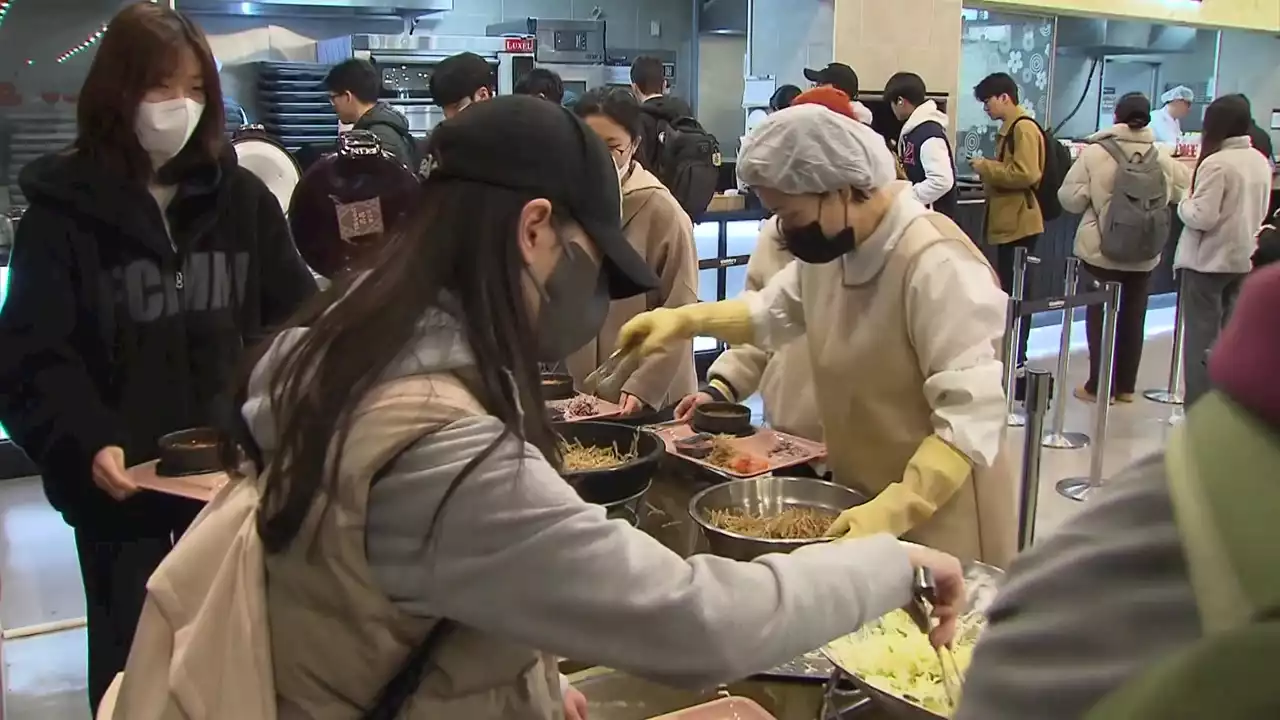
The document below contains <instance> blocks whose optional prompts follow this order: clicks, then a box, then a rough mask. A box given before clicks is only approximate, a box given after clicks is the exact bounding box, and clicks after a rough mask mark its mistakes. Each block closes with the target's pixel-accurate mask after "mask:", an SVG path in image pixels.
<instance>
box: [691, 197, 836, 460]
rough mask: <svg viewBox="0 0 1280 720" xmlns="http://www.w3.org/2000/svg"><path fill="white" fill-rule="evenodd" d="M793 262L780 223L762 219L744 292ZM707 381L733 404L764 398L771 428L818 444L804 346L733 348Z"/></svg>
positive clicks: (818, 419) (819, 423)
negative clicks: (723, 389) (727, 392)
mask: <svg viewBox="0 0 1280 720" xmlns="http://www.w3.org/2000/svg"><path fill="white" fill-rule="evenodd" d="M794 259H795V258H794V257H793V256H792V255H791V253H789V252H787V251H786V249H784V248H783V247H782V232H781V230H780V229H779V227H778V219H777V218H770V219H768V220H766V221H765V222H764V224H763V225H762V226H761V227H760V237H759V238H758V239H757V240H756V249H755V251H754V252H752V253H751V261H750V262H749V263H747V283H746V288H745V290H747V291H748V292H754V291H758V290H760V289H761V288H763V287H764V286H765V285H767V284H769V279H770V278H772V277H773V276H774V275H777V274H778V272H779V271H781V270H782V268H784V267H786V266H787V264H788V263H790V262H792V261H793V260H794ZM707 377H708V378H715V379H719V380H720V381H721V382H723V383H725V384H728V385H729V387H730V388H732V390H733V394H734V397H733V398H732V399H733V400H734V401H735V402H740V401H741V400H742V399H744V398H747V397H750V396H751V395H752V394H753V393H755V392H757V391H758V392H759V393H760V396H761V398H763V399H764V414H765V418H766V419H767V420H768V421H769V425H770V426H771V427H773V428H776V429H778V430H781V431H782V432H785V433H790V434H792V435H798V436H800V437H803V438H809V439H810V440H818V441H821V440H822V418H821V417H820V416H819V414H818V403H817V400H816V399H815V398H814V389H813V369H812V364H811V363H810V361H809V346H808V345H807V344H806V343H803V342H793V343H791V344H790V345H787V346H786V347H785V348H783V349H781V350H779V351H778V352H774V353H770V352H768V351H766V350H762V349H760V348H758V347H756V346H754V345H735V346H733V347H731V348H729V349H728V350H726V351H725V352H724V353H723V354H722V355H720V357H718V358H716V361H715V362H714V363H712V364H711V369H710V370H708V371H707Z"/></svg>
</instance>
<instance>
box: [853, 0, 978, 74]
mask: <svg viewBox="0 0 1280 720" xmlns="http://www.w3.org/2000/svg"><path fill="white" fill-rule="evenodd" d="M960 9H961V3H960V0H897V2H885V0H836V1H835V18H834V20H835V22H834V27H835V31H834V37H835V43H834V56H835V59H836V61H838V62H843V63H847V64H849V65H851V66H853V67H854V68H855V69H856V70H857V71H858V76H859V80H860V81H861V84H862V87H863V88H867V89H870V90H876V89H880V88H883V87H884V84H885V81H887V80H888V79H889V77H890V76H891V75H893V74H894V73H896V72H899V71H905V72H914V73H916V74H918V75H920V77H922V78H924V81H925V85H926V86H928V88H929V90H930V91H933V92H945V93H947V94H948V95H951V96H954V95H955V92H956V81H957V78H958V75H957V71H956V68H957V66H958V65H959V62H960Z"/></svg>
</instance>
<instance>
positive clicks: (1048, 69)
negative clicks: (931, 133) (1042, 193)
mask: <svg viewBox="0 0 1280 720" xmlns="http://www.w3.org/2000/svg"><path fill="white" fill-rule="evenodd" d="M1054 22H1055V19H1054V18H1053V17H1052V16H1040V15H1022V14H1018V13H1006V12H996V11H992V10H984V9H977V8H965V9H964V14H963V20H962V23H961V36H960V37H961V41H960V43H961V45H960V95H959V101H958V102H957V103H956V108H955V110H954V112H955V114H956V143H955V152H956V167H957V170H958V172H959V173H960V174H962V175H964V174H972V172H973V171H972V169H971V168H970V167H969V161H968V158H969V157H971V156H974V157H995V155H996V131H997V130H998V129H999V125H998V124H996V123H995V122H993V121H992V120H991V119H990V118H988V117H987V114H986V112H985V111H983V109H982V104H981V103H979V102H978V101H977V100H974V99H973V88H974V86H975V85H977V84H978V82H979V81H981V80H982V79H983V78H984V77H986V76H988V75H990V74H992V73H997V72H1003V73H1008V74H1009V75H1010V76H1011V77H1013V79H1014V81H1015V82H1017V83H1018V92H1019V95H1020V97H1021V101H1022V102H1021V105H1022V107H1023V108H1024V109H1025V110H1026V111H1027V113H1028V114H1030V115H1031V116H1032V117H1045V116H1046V115H1047V114H1048V112H1049V81H1050V78H1051V77H1052V73H1053V68H1052V59H1053V38H1054Z"/></svg>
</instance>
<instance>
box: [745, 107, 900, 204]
mask: <svg viewBox="0 0 1280 720" xmlns="http://www.w3.org/2000/svg"><path fill="white" fill-rule="evenodd" d="M897 176H898V173H897V166H896V165H895V163H894V161H893V154H892V153H890V152H889V148H888V147H887V146H886V145H885V142H884V138H883V137H881V136H880V135H879V134H878V133H877V132H876V131H875V130H872V129H871V128H869V127H867V126H866V125H863V124H862V123H860V122H858V121H857V120H853V119H851V118H848V117H845V116H844V115H841V114H839V113H837V112H834V111H832V110H829V109H827V108H825V107H823V106H821V105H815V104H806V105H793V106H791V107H789V108H787V109H785V110H779V111H778V112H776V113H774V114H772V115H770V116H769V117H767V118H765V119H764V120H763V121H762V122H761V123H760V124H759V125H757V126H756V128H755V129H754V130H752V131H751V134H749V135H748V136H747V137H746V140H744V141H743V144H742V149H741V150H740V151H739V152H738V177H739V178H740V179H741V180H742V182H743V183H744V184H746V185H751V186H756V187H766V188H770V189H772V190H777V191H779V192H783V193H787V194H788V195H807V194H821V193H826V192H831V191H833V190H839V189H841V188H849V187H852V188H857V189H859V190H877V189H879V188H881V187H884V186H885V185H888V184H889V183H891V182H893V181H894V180H895V179H896V178H897Z"/></svg>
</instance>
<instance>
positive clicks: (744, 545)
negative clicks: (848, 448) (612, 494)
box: [689, 475, 867, 561]
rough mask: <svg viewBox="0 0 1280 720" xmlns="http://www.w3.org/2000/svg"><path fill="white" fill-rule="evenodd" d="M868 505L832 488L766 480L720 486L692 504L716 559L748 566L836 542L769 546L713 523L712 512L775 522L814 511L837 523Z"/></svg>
mask: <svg viewBox="0 0 1280 720" xmlns="http://www.w3.org/2000/svg"><path fill="white" fill-rule="evenodd" d="M866 501H867V498H866V497H865V496H863V495H861V494H860V493H858V492H857V491H855V490H851V489H849V488H847V487H845V486H843V485H837V484H835V483H832V482H826V481H824V480H813V479H810V478H793V477H774V476H772V475H764V476H761V477H756V478H751V479H749V480H732V481H730V482H726V483H720V484H719V485H713V486H711V487H709V488H707V489H706V490H703V491H702V492H699V493H698V494H697V495H694V496H693V498H692V499H690V500H689V515H690V516H691V517H692V518H693V521H694V522H695V523H696V524H697V525H698V527H699V528H701V529H702V534H703V535H704V536H705V537H706V538H707V544H708V545H709V546H710V548H711V552H712V554H714V555H720V556H723V557H727V558H733V559H734V560H743V561H747V560H754V559H755V558H757V557H759V556H761V555H765V554H768V553H789V552H791V551H792V550H795V549H796V548H799V547H803V546H805V545H811V544H813V543H818V542H827V541H829V540H830V539H831V538H816V539H813V540H765V539H762V538H755V537H748V536H747V535H742V534H740V533H736V532H731V531H729V530H722V529H720V528H718V527H716V526H715V525H712V524H711V523H710V522H709V521H708V519H707V516H708V514H709V513H710V512H711V511H712V510H731V509H733V510H743V511H746V512H749V513H753V514H756V515H763V516H772V515H777V514H779V513H781V512H782V511H784V510H789V509H791V508H810V509H813V510H820V511H824V512H828V513H830V514H831V516H832V517H833V518H834V517H835V516H836V515H837V514H839V513H840V512H842V511H844V510H847V509H849V508H851V507H853V506H855V505H861V504H862V503H864V502H866Z"/></svg>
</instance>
